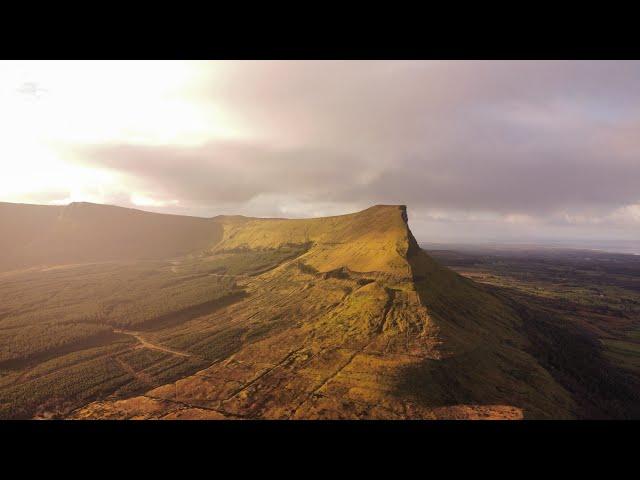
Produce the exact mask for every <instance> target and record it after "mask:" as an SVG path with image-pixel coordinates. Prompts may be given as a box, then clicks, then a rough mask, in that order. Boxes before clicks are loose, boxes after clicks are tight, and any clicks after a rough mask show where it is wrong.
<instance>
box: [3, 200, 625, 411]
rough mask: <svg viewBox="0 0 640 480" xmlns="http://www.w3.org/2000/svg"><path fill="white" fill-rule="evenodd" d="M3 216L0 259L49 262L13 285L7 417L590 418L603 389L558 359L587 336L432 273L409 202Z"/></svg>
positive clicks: (12, 279)
mask: <svg viewBox="0 0 640 480" xmlns="http://www.w3.org/2000/svg"><path fill="white" fill-rule="evenodd" d="M0 212H1V215H0V225H2V228H3V231H4V230H5V229H9V230H7V231H10V235H9V236H5V238H4V239H3V242H4V244H3V249H2V251H3V252H4V253H3V257H2V259H3V261H4V265H13V266H14V267H15V266H19V267H20V268H23V267H25V266H31V267H33V268H31V269H28V270H26V271H23V270H12V271H6V272H5V273H0V304H3V305H4V306H2V307H0V417H7V418H30V417H32V416H34V415H35V416H39V417H42V418H51V417H54V418H82V419H86V418H99V419H102V418H122V419H129V418H166V419H189V418H201V419H222V418H229V419H235V418H239V419H242V418H266V419H327V418H338V419H351V418H358V419H360V418H373V419H451V418H454V419H458V418H459V419H486V418H498V419H520V418H575V417H580V416H582V415H583V413H582V410H581V407H580V402H579V400H580V398H578V397H577V396H576V395H577V394H576V392H582V393H580V395H587V394H586V393H584V392H587V391H588V388H587V389H586V390H585V389H584V388H582V386H584V385H586V386H587V387H588V386H589V377H588V376H585V377H584V378H581V377H580V375H581V373H580V371H578V372H577V373H575V372H573V373H572V375H573V376H572V377H571V381H569V380H567V378H568V377H567V374H566V371H567V368H566V366H565V364H564V363H562V362H561V361H559V360H558V358H559V356H558V351H568V352H571V354H572V355H577V357H576V358H578V357H581V356H584V355H583V353H584V352H585V351H586V350H585V351H582V350H580V349H576V348H574V347H575V345H580V343H579V341H578V340H575V339H576V338H578V337H574V336H572V335H568V334H565V332H564V330H562V325H561V324H555V323H554V324H553V325H552V323H550V322H552V321H555V320H553V319H551V320H550V319H549V318H546V317H545V318H544V319H541V318H540V317H539V315H540V312H531V311H529V310H526V309H524V308H523V306H522V305H520V304H519V303H517V302H516V301H513V300H512V299H510V298H507V297H505V296H503V295H501V294H500V293H499V292H496V291H494V290H490V289H488V288H486V287H485V286H483V285H481V284H477V283H475V282H473V281H471V280H470V279H468V278H465V277H462V276H461V275H459V274H457V273H455V272H453V271H452V270H449V269H448V268H445V267H443V266H442V265H441V264H439V263H438V262H436V261H435V260H434V259H433V258H431V257H430V256H429V255H428V254H427V253H426V252H425V251H424V250H422V249H421V248H420V247H419V246H418V244H417V242H416V239H415V238H414V236H413V234H412V233H411V230H410V228H409V224H408V215H407V209H406V207H404V206H398V205H377V206H374V207H371V208H368V209H366V210H364V211H361V212H358V213H353V214H348V215H340V216H334V217H327V218H313V219H262V218H248V217H242V216H219V217H214V218H211V219H200V218H192V217H180V216H173V215H160V214H152V213H147V212H141V211H137V210H130V209H123V208H119V207H109V206H101V205H92V204H71V205H69V206H67V207H39V206H24V205H8V204H3V205H0ZM7 252H14V253H12V254H11V253H7ZM111 260H117V262H113V261H111ZM82 262H86V263H82ZM91 262H103V263H101V264H93V263H91ZM60 264H62V265H60ZM65 264H66V266H65ZM69 264H71V265H69ZM36 265H38V267H37V268H35V267H34V266H36ZM43 265H47V266H46V267H43ZM52 265H54V267H52ZM55 265H59V266H57V267H56V266H55ZM3 302H4V303H3ZM536 315H537V316H536ZM551 325H552V326H551ZM549 332H551V333H549ZM558 332H560V333H558ZM552 335H554V337H552ZM3 336H4V337H5V338H4V339H3ZM556 337H557V338H556ZM558 338H560V339H561V341H562V342H564V343H558V342H559V340H558ZM34 339H37V341H36V340H34ZM589 345H591V344H589ZM589 348H591V347H589ZM588 352H591V350H588ZM594 358H595V357H594ZM578 363H579V362H578ZM569 370H570V368H569ZM574 370H575V369H574ZM3 372H4V373H3ZM3 375H4V376H3ZM74 378H82V382H76V381H72V380H71V379H74ZM575 378H578V380H577V381H578V382H582V383H581V384H580V385H577V384H576V381H574V379H575ZM576 385H577V386H576ZM581 385H582V386H581ZM592 394H593V398H596V397H598V395H600V393H594V392H592ZM621 395H626V393H624V394H621ZM635 400H636V399H634V398H631V399H626V400H625V401H626V402H627V403H629V402H631V404H633V403H634V402H635ZM636 403H637V402H636Z"/></svg>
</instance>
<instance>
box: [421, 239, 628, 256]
mask: <svg viewBox="0 0 640 480" xmlns="http://www.w3.org/2000/svg"><path fill="white" fill-rule="evenodd" d="M420 246H421V247H422V248H425V249H427V250H429V249H432V250H439V249H444V250H455V249H459V250H465V249H469V248H491V249H505V250H511V249H517V250H520V249H537V248H540V249H548V248H562V249H565V248H568V249H575V250H597V251H600V252H608V253H623V254H627V255H640V242H638V241H635V240H629V241H624V240H622V241H603V242H598V241H592V242H591V241H589V242H587V241H575V242H571V241H553V242H546V241H541V242H535V241H522V242H489V241H486V242H474V243H471V242H469V243H461V242H420Z"/></svg>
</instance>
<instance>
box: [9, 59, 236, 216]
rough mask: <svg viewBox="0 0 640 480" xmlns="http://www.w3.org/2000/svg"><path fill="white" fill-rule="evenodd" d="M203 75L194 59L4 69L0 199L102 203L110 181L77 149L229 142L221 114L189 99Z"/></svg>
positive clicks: (32, 64)
mask: <svg viewBox="0 0 640 480" xmlns="http://www.w3.org/2000/svg"><path fill="white" fill-rule="evenodd" d="M207 67H208V68H209V69H210V68H211V66H210V65H208V66H207ZM201 68H202V65H201V64H200V63H198V62H152V61H143V62H132V61H124V62H106V61H100V62H90V61H72V62H58V61H56V62H46V61H45V62H8V61H7V62H0V162H1V163H2V167H3V175H2V176H1V177H0V192H1V194H2V198H1V199H0V200H4V201H26V202H29V201H34V202H37V203H43V200H44V198H43V195H44V194H45V193H46V192H50V193H51V194H52V195H53V193H54V192H55V193H56V195H58V196H59V197H60V198H58V197H56V196H55V195H54V198H51V197H50V196H49V197H48V202H54V203H57V202H63V201H65V200H66V199H74V200H87V201H91V200H94V201H95V200H100V199H103V197H104V192H106V191H107V190H106V187H108V186H109V185H110V184H112V183H113V182H114V178H113V175H112V174H110V173H109V172H105V171H99V170H96V169H92V168H90V167H86V166H83V165H80V164H79V163H81V162H77V161H74V156H76V152H77V150H78V148H81V147H82V146H87V145H93V144H108V143H129V144H145V145H163V144H171V145H198V144H200V143H203V142H205V141H208V140H210V139H211V138H216V137H220V138H228V137H232V136H233V135H234V134H235V133H234V132H233V131H232V130H230V129H229V128H225V127H224V126H223V125H225V121H224V116H223V113H222V112H221V111H219V110H217V109H215V108H212V107H213V106H212V105H209V104H206V102H202V101H201V100H198V99H196V98H193V97H192V96H191V95H190V88H191V87H192V86H193V84H194V82H196V83H197V82H198V81H199V80H200V75H199V72H200V70H201ZM75 160H77V159H75ZM44 196H46V195H44Z"/></svg>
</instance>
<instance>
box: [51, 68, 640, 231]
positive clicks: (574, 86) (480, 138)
mask: <svg viewBox="0 0 640 480" xmlns="http://www.w3.org/2000/svg"><path fill="white" fill-rule="evenodd" d="M160 67H162V66H158V67H157V68H158V69H159V70H158V71H162V72H165V71H167V72H168V71H169V69H167V68H164V67H162V68H160ZM179 67H180V68H183V69H185V70H184V71H182V73H180V74H177V73H176V74H175V75H174V77H173V78H175V80H172V82H171V84H170V87H171V89H170V90H171V92H172V93H171V95H172V96H171V99H172V100H171V101H172V102H179V104H180V105H183V106H184V109H183V110H184V112H186V113H184V115H180V116H176V118H175V119H174V118H172V116H171V115H170V114H171V112H172V110H171V109H168V108H167V109H164V110H163V109H160V108H151V109H150V110H148V111H147V110H145V109H147V108H148V107H150V106H153V105H154V104H155V103H154V102H155V97H153V95H149V94H145V95H144V102H136V105H137V107H138V108H137V109H136V111H135V122H132V121H131V120H127V121H126V122H125V124H126V125H132V128H133V127H137V126H140V128H142V127H143V125H142V124H143V123H144V119H145V118H146V117H145V115H150V116H151V117H153V118H152V119H151V120H150V121H149V123H148V125H147V126H151V127H152V126H154V125H155V126H157V128H158V131H157V132H155V131H149V132H148V133H146V134H145V135H143V136H141V137H140V138H137V137H136V136H135V135H130V134H127V135H123V136H122V137H121V138H116V137H117V136H113V135H112V136H111V137H110V138H109V140H108V141H102V142H97V141H93V142H77V141H76V142H67V143H64V142H61V143H59V144H58V148H59V149H60V152H62V153H61V154H60V155H62V156H64V158H66V159H67V161H71V160H70V159H73V162H75V164H76V165H80V166H82V167H83V168H89V169H98V170H104V171H108V172H110V174H112V175H113V176H116V177H117V178H119V179H121V181H120V184H119V185H120V187H121V190H122V191H119V192H115V191H114V190H113V188H112V187H109V188H111V189H109V188H107V189H106V191H105V195H106V196H107V197H109V195H111V197H114V198H115V196H118V198H121V197H122V196H123V195H124V196H125V197H126V198H127V201H128V202H132V201H133V200H131V196H132V195H134V194H135V195H138V197H136V198H137V200H138V202H137V203H138V204H141V203H140V201H139V200H140V198H141V197H144V198H147V199H148V201H146V202H143V203H145V204H146V205H148V206H150V207H154V208H157V209H160V210H163V211H172V212H176V213H177V212H180V213H192V214H211V215H213V214H217V213H230V212H237V213H244V214H253V215H258V214H259V215H266V216H275V215H287V216H291V215H293V216H304V215H317V214H321V213H327V212H330V213H344V212H347V211H350V210H352V209H357V208H364V207H366V206H368V205H371V204H375V203H403V204H407V205H409V207H410V213H411V212H413V213H411V215H412V218H413V219H414V221H415V224H416V227H415V229H417V230H418V231H417V232H416V233H417V234H418V235H425V236H427V235H432V234H435V233H436V232H438V231H439V232H440V233H442V234H444V233H446V230H447V229H449V230H448V231H456V232H457V233H456V235H463V234H464V235H467V234H468V233H465V228H466V229H467V230H468V229H474V232H473V233H474V234H476V235H481V234H484V235H486V236H494V235H496V234H498V235H502V234H504V235H507V234H508V235H512V234H513V235H516V234H522V235H525V234H530V233H531V232H536V233H540V232H542V233H544V232H547V233H548V234H549V235H560V236H562V235H568V236H580V235H596V234H602V235H604V234H605V232H602V231H597V230H595V229H596V228H600V229H602V228H604V227H603V226H604V225H611V226H612V227H611V228H612V230H611V234H612V235H622V234H623V233H624V234H625V235H627V234H628V233H629V232H631V231H632V230H631V229H633V228H637V224H636V223H634V221H633V219H634V218H635V217H634V213H633V212H635V210H634V209H633V208H634V207H633V206H634V205H637V204H638V202H640V193H639V192H640V161H639V159H640V140H638V139H639V138H640V136H638V134H637V132H638V131H639V128H640V62H635V61H628V62H583V61H578V62H573V61H567V62H555V61H549V62H479V61H468V62H466V61H464V62H440V61H438V62H419V61H415V62H404V61H403V62H388V61H373V62H369V61H335V62H333V61H331V62H325V61H315V62H306V61H304V62H287V61H285V62H196V63H188V64H180V65H179ZM123 68H125V67H123ZM176 69H178V66H176ZM138 70H139V72H138V73H139V74H141V75H142V74H143V70H140V69H138ZM91 78H92V79H93V81H94V82H98V81H99V79H98V78H94V77H91ZM143 83H144V82H142V81H141V80H139V81H137V83H136V84H135V85H138V84H140V85H142V84H143ZM117 85H118V91H119V92H125V91H126V82H124V81H123V80H121V81H119V82H118V84H117ZM135 85H134V87H135ZM180 85H183V86H184V88H183V89H182V90H181V89H180ZM138 86H139V85H138ZM100 87H101V88H104V89H107V90H108V89H109V86H108V85H101V86H100ZM136 88H137V87H136ZM165 90H166V91H169V87H167V88H166V89H165ZM165 90H162V91H160V90H158V92H160V93H162V97H161V98H162V99H163V101H164V100H166V98H165V97H166V95H167V94H165V93H164V92H165ZM160 93H158V95H160ZM109 98H111V97H109ZM126 98H128V99H129V98H130V99H132V101H134V99H135V98H136V96H135V92H133V91H129V92H128V93H127V95H126ZM158 98H160V97H158ZM119 105H120V108H119V110H118V112H122V115H125V114H126V109H124V108H122V105H123V103H122V102H119ZM172 105H173V103H172ZM105 108H106V107H105ZM83 111H85V110H83ZM108 111H109V112H111V110H108ZM181 111H182V110H181ZM145 112H146V113H145ZM111 113H113V112H111ZM192 113H193V115H192ZM202 119H205V120H206V121H205V120H202ZM116 120H117V115H115V114H114V115H112V117H110V118H109V122H111V123H113V122H116ZM93 123H95V124H96V125H102V124H103V122H93ZM111 123H109V124H108V125H107V124H105V126H107V127H109V128H108V130H109V131H112V132H117V131H120V130H121V128H120V127H118V126H117V125H116V124H114V125H115V126H114V125H112V124H111ZM116 123H117V122H116ZM116 127H117V128H116ZM151 127H149V128H151ZM160 127H161V128H160ZM214 127H215V128H214ZM208 129H211V130H210V131H211V133H210V135H206V133H204V132H207V131H209V130H208ZM134 130H135V128H134ZM174 131H175V132H177V133H176V134H175V135H174V134H172V132H174ZM154 132H155V133H154ZM190 132H191V133H193V135H191V134H190ZM225 132H226V133H228V135H227V134H225ZM229 132H232V133H233V135H232V134H231V133H229ZM196 133H197V135H196ZM89 137H91V135H88V134H87V138H89ZM95 137H98V135H96V136H95ZM149 138H152V139H153V142H151V141H147V140H148V139H149ZM163 138H166V141H164V142H163V141H162V139H163ZM184 139H189V141H186V140H184ZM134 200H135V199H134ZM133 203H136V202H135V201H134V202H133ZM616 229H618V230H616ZM625 229H626V230H625ZM622 230H624V232H623V233H620V232H621V231H622ZM501 232H502V233H501Z"/></svg>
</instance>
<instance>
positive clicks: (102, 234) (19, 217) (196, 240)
mask: <svg viewBox="0 0 640 480" xmlns="http://www.w3.org/2000/svg"><path fill="white" fill-rule="evenodd" d="M0 231H2V235H0V270H7V269H16V268H26V267H32V266H37V265H47V264H48V265H56V264H65V263H82V262H99V261H107V260H145V259H158V258H167V257H173V256H179V255H184V254H186V253H189V252H192V251H196V250H199V249H202V248H205V247H207V246H209V245H210V244H212V243H215V242H217V241H219V239H220V238H221V236H222V227H221V226H220V224H219V223H217V222H215V221H213V220H210V219H204V218H196V217H184V216H178V215H163V214H159V213H150V212H143V211H140V210H135V209H129V208H122V207H114V206H109V205H97V204H93V203H71V204H70V205H66V206H44V205H26V204H11V203H0Z"/></svg>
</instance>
